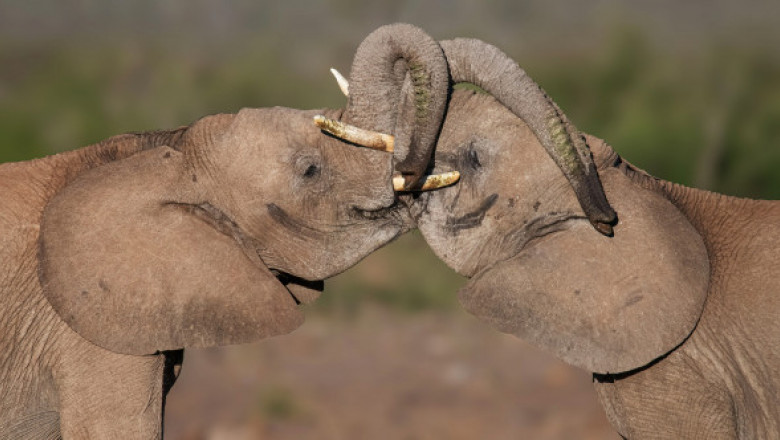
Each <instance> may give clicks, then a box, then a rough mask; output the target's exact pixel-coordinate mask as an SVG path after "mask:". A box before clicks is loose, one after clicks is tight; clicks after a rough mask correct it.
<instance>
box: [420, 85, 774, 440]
mask: <svg viewBox="0 0 780 440" xmlns="http://www.w3.org/2000/svg"><path fill="white" fill-rule="evenodd" d="M475 115H477V116H475ZM585 139H586V141H587V144H588V145H589V147H590V149H591V151H592V153H593V157H594V163H595V165H596V167H597V169H598V172H599V174H600V176H601V180H602V182H603V184H604V188H605V191H606V194H607V198H608V199H609V200H610V203H611V204H612V205H613V206H614V207H615V210H616V211H617V215H618V222H617V224H616V226H615V233H614V234H615V235H614V237H612V238H610V237H603V236H601V235H600V234H598V233H597V232H595V231H594V230H593V228H592V227H590V226H589V225H588V223H587V222H586V221H585V220H584V216H583V213H582V210H581V209H580V207H579V206H578V202H577V199H576V197H575V196H574V193H573V191H572V190H571V187H570V186H569V185H568V184H567V182H566V180H565V179H564V177H563V175H562V174H561V172H560V170H559V169H558V168H557V167H556V166H555V163H554V162H553V160H552V159H551V158H550V157H549V155H548V154H547V153H546V152H545V150H544V149H543V148H542V146H541V145H540V144H539V141H538V139H537V138H536V137H535V136H534V134H533V133H532V132H531V131H530V130H529V128H528V126H527V125H526V124H525V123H524V122H523V121H522V120H521V119H519V118H518V117H517V116H515V115H514V114H513V113H512V112H510V111H509V110H507V109H506V108H505V107H504V106H503V105H501V104H500V103H499V102H497V101H496V100H495V99H494V98H493V97H491V96H489V95H485V94H481V93H474V92H471V91H463V90H456V91H455V92H454V93H453V96H452V98H451V101H450V104H449V108H448V111H447V119H446V120H445V123H444V126H443V128H442V132H441V134H440V137H439V143H438V144H437V149H436V152H435V161H436V163H435V169H434V171H439V170H441V169H452V168H457V169H459V170H460V171H461V181H460V182H459V183H458V184H457V185H456V186H454V187H451V188H446V189H443V190H440V191H437V192H435V193H429V194H425V195H423V196H422V197H419V198H418V199H417V202H416V203H413V204H411V205H410V211H411V213H412V215H413V217H414V218H416V220H417V224H418V226H419V228H420V230H421V232H422V233H423V236H424V237H425V239H426V241H428V243H429V245H430V246H431V248H432V249H433V250H434V252H436V254H437V255H438V256H439V257H440V258H442V259H443V260H444V261H445V262H446V263H447V264H448V265H449V266H451V267H453V268H454V269H456V270H457V271H458V272H459V273H461V274H463V275H466V276H468V277H470V278H472V279H471V281H470V282H469V284H467V285H466V286H465V287H464V288H463V290H461V292H460V294H459V296H460V300H461V302H462V303H463V305H464V307H465V308H466V309H467V310H469V311H470V312H471V313H474V314H475V315H477V317H479V318H480V319H483V320H485V321H487V322H489V323H491V324H493V325H494V326H496V327H498V328H499V329H500V330H502V331H504V332H508V333H514V334H516V335H518V336H520V337H523V338H524V339H529V340H530V341H531V342H534V343H536V344H537V345H540V346H541V347H542V348H546V349H547V350H549V351H552V352H553V353H555V354H557V355H558V356H559V357H561V358H563V359H564V360H567V362H569V363H572V364H573V365H575V366H579V367H581V368H586V365H591V364H594V365H602V364H600V362H602V360H601V359H600V358H599V356H601V355H600V354H598V353H601V351H600V350H602V351H603V352H604V353H605V356H607V357H610V356H612V357H613V359H612V360H609V361H603V365H604V366H605V367H604V368H605V369H607V371H600V372H599V373H594V376H593V377H594V385H595V388H596V391H597V394H598V396H599V399H600V401H601V403H602V405H603V407H604V409H605V411H606V414H607V416H608V418H609V420H610V422H611V423H612V425H613V426H614V427H615V429H616V430H617V431H618V432H619V433H620V434H621V435H622V436H624V437H625V438H629V439H655V438H659V439H666V438H685V439H734V438H739V439H756V438H774V437H776V436H777V433H778V432H780V405H778V403H779V402H778V395H780V372H779V371H780V370H778V368H777V366H778V365H780V339H779V337H778V335H780V323H779V322H778V319H777V315H778V312H780V296H778V291H780V281H778V278H777V277H776V276H774V274H775V272H776V271H777V267H778V265H779V264H780V252H778V249H780V222H779V221H778V220H779V219H780V203H778V202H775V201H760V200H748V199H741V198H735V197H728V196H724V195H720V194H715V193H710V192H707V191H702V190H698V189H694V188H687V187H683V186H681V185H677V184H673V183H670V182H665V181H662V180H659V179H657V178H654V177H652V176H649V175H648V174H646V173H645V172H643V171H641V170H639V169H636V168H635V167H633V166H632V165H630V164H629V163H628V162H625V161H624V160H622V159H621V158H620V157H619V156H618V155H617V154H616V153H615V152H614V151H613V150H612V149H611V148H610V147H609V146H608V145H607V144H606V143H605V142H603V141H601V140H599V139H597V138H595V137H592V136H587V135H586V136H585ZM640 201H641V202H640ZM645 201H648V202H645ZM649 202H652V203H660V204H659V205H658V206H665V208H664V209H665V210H666V211H664V214H663V215H662V216H660V218H654V215H652V213H645V214H646V216H649V218H650V220H649V222H647V221H645V219H643V218H638V217H637V215H636V214H634V213H636V212H638V213H640V214H642V213H643V212H644V211H642V210H643V209H646V207H645V206H649V205H646V203H649ZM667 202H670V204H669V205H663V204H664V203H667ZM652 206H656V205H652ZM637 210H638V211H637ZM537 211H538V213H543V212H548V214H546V215H547V218H552V217H554V215H560V213H566V212H569V213H571V215H570V217H571V218H570V219H569V220H566V221H564V222H562V223H560V224H558V225H557V226H556V227H554V228H550V229H547V230H544V231H543V232H542V233H538V234H536V235H533V234H531V237H530V239H529V237H527V236H526V237H525V238H521V239H519V240H517V239H516V238H517V237H518V236H519V235H522V234H517V233H516V231H517V226H518V225H525V224H526V223H528V224H531V223H533V222H529V221H528V220H529V219H530V218H533V216H535V215H537ZM621 213H622V214H621ZM645 214H643V215H645ZM567 215H568V214H567ZM621 215H622V217H621ZM675 218H680V219H683V220H682V221H683V224H682V226H679V227H678V226H674V228H672V223H674V224H675V225H677V224H679V221H678V220H674V219H675ZM636 222H640V224H641V225H642V230H641V231H640V232H639V233H638V234H639V241H638V242H637V243H642V246H643V248H644V246H646V247H647V248H649V249H651V251H650V252H648V256H647V257H646V258H645V257H642V256H640V257H638V258H639V261H644V262H646V263H648V264H655V263H656V262H657V263H658V264H659V265H660V266H659V267H660V269H659V270H668V269H669V268H667V269H664V267H665V266H664V264H666V263H664V262H663V261H661V262H658V261H657V260H659V259H661V258H663V259H665V260H668V261H675V260H674V258H676V257H674V255H676V254H678V253H680V252H681V253H682V254H685V252H688V250H686V249H677V250H674V249H675V248H674V246H675V245H676V244H675V243H690V244H684V245H683V246H684V247H685V248H692V247H693V248H695V247H696V246H698V245H696V243H697V242H698V243H702V244H703V249H706V251H703V252H702V257H703V258H704V259H705V260H706V263H708V265H707V264H706V263H705V264H704V265H701V264H699V263H696V264H694V265H693V266H690V267H689V268H688V269H685V268H681V270H682V272H681V273H682V275H683V279H688V278H691V277H693V278H696V277H703V278H702V279H703V284H701V283H697V282H693V284H691V286H692V287H685V288H683V287H681V288H680V289H677V290H675V289H674V285H672V286H671V290H670V293H669V294H666V293H664V294H660V293H659V295H661V296H662V298H661V299H660V302H659V303H658V304H663V303H666V302H671V303H672V304H673V307H672V308H673V309H674V308H678V306H676V305H674V304H675V301H678V300H679V299H680V298H683V299H684V300H685V301H686V304H693V305H692V306H690V309H691V310H692V311H691V313H690V314H691V316H689V317H688V318H685V319H687V320H688V321H689V322H691V324H687V325H686V326H683V327H681V331H683V333H681V334H680V335H679V336H678V337H679V338H680V339H679V340H674V339H671V340H670V341H671V342H672V345H671V346H670V347H669V349H666V350H660V351H656V352H649V353H646V352H644V351H645V349H644V348H643V347H646V346H648V345H649V343H648V341H647V336H651V339H652V337H654V335H655V334H656V333H659V332H660V333H663V332H664V331H665V327H669V326H671V327H675V326H678V323H677V321H678V320H679V319H678V318H671V317H669V319H666V317H665V316H664V315H660V316H656V315H653V313H655V312H654V311H653V310H650V309H642V307H647V306H646V304H647V303H648V301H650V302H652V300H653V299H652V298H651V296H652V295H654V293H653V288H652V286H646V285H643V284H642V283H643V281H641V280H642V278H641V277H642V276H643V272H649V273H650V275H649V278H647V280H651V281H652V280H653V277H654V274H655V273H656V272H655V270H656V269H654V268H653V267H652V266H644V265H643V266H641V267H636V268H631V266H628V267H627V269H628V272H627V273H628V274H629V275H631V276H639V277H640V285H639V286H638V288H639V289H643V290H640V292H642V294H643V295H644V298H642V296H639V297H635V298H634V299H631V300H630V301H627V302H626V303H625V305H623V306H621V307H619V308H615V314H610V313H612V312H611V310H612V305H611V304H610V303H609V299H608V297H607V296H604V295H606V294H608V293H609V292H613V293H617V294H620V293H621V292H620V291H619V290H620V288H619V286H618V287H617V288H615V287H614V286H613V285H600V284H599V281H598V280H599V279H600V277H602V275H600V274H602V272H603V274H604V275H603V276H607V277H608V276H610V275H609V274H610V273H611V271H613V270H614V271H617V273H618V274H619V273H620V271H621V270H622V269H621V265H623V264H631V263H629V262H626V263H624V262H623V261H624V260H626V261H628V260H631V258H633V257H632V256H631V254H632V253H636V252H641V251H639V250H632V249H627V250H619V249H615V248H614V247H613V248H612V249H613V251H620V252H623V251H627V253H625V254H619V256H618V257H616V258H617V260H615V261H613V260H609V252H607V253H604V252H602V251H599V249H598V248H596V247H595V246H600V244H599V243H607V246H610V244H609V243H620V242H619V241H617V240H627V239H631V234H635V232H631V230H632V229H631V228H632V225H634V224H635V223H636ZM641 222H644V223H641ZM686 224H687V226H685V225H686ZM513 225H514V226H513ZM680 228H682V229H680ZM523 230H524V231H527V229H523ZM511 231H515V233H514V235H513V234H512V233H510V232H511ZM680 231H687V232H685V233H686V234H687V235H686V236H681V235H673V237H674V238H673V239H672V241H671V242H666V239H664V238H663V237H665V236H666V235H668V234H680ZM529 234H530V233H529ZM580 237H582V240H580ZM627 237H628V238H627ZM643 237H644V238H643ZM652 237H659V238H660V239H662V240H664V241H665V242H664V243H661V242H660V241H658V242H656V241H653V240H659V238H652ZM568 241H571V243H570V244H568V245H567V244H566V243H567V242H568ZM590 243H593V246H594V248H593V249H588V248H587V247H586V248H583V247H582V246H589V245H590ZM560 244H563V246H564V247H563V248H562V249H565V252H564V253H563V254H555V253H552V254H550V256H551V258H561V259H563V260H566V261H567V262H571V263H577V262H578V261H586V262H587V263H583V264H584V266H576V267H578V269H567V268H566V267H562V266H561V265H562V264H563V263H555V262H554V261H553V262H552V263H549V264H551V265H548V266H545V265H544V264H542V263H537V261H538V260H539V259H541V258H543V257H545V255H547V254H546V253H549V252H552V251H551V249H559V247H556V246H559V245H560ZM669 246H671V248H670V249H671V251H667V250H664V249H666V248H667V247H669ZM654 248H658V249H659V253H658V254H655V255H654V254H653V252H652V249H654ZM691 252H692V255H694V257H695V256H696V255H697V253H696V252H695V251H691ZM662 255H666V256H662ZM556 256H557V257H556ZM599 256H601V257H599ZM602 257H603V258H606V261H602V260H603V258H602ZM594 258H595V259H594ZM643 258H644V259H643ZM669 258H671V260H669ZM697 258H698V257H697ZM632 261H633V260H632ZM691 261H694V262H695V261H698V260H696V259H695V258H694V259H693V260H691ZM567 264H568V263H567ZM580 267H585V268H589V269H588V270H590V271H592V272H593V274H595V275H588V274H586V273H584V272H576V273H574V274H572V276H571V277H569V274H568V270H572V271H577V270H580V269H579V268H580ZM693 267H699V268H698V269H695V271H692V270H694V269H692V268H693ZM529 268H531V269H529ZM532 268H535V269H537V270H540V271H541V270H542V269H543V271H544V272H546V273H547V274H550V275H549V276H548V275H546V274H540V273H535V272H533V270H534V269H532ZM671 269H672V271H671V272H669V273H670V274H672V275H674V268H673V267H672V268H671ZM661 273H666V272H661ZM658 276H661V275H658ZM663 276H666V275H663ZM592 277H595V278H593V279H595V280H596V281H594V282H593V283H595V284H592V285H589V284H588V283H589V282H591V281H590V280H591V279H592ZM572 279H573V281H571V280H572ZM580 279H582V280H583V281H582V283H583V286H582V287H581V289H582V291H580V289H579V288H578V289H573V287H579V285H578V283H579V282H580V281H579V280H580ZM545 283H547V284H545ZM567 283H571V284H567ZM602 283H603V282H602ZM618 284H619V283H618ZM698 285H701V288H702V293H703V295H704V296H703V299H702V301H701V302H700V305H699V306H696V304H698V303H697V302H696V300H695V298H696V296H695V295H693V294H694V290H696V289H695V288H696V286H698ZM528 286H531V287H528ZM533 286H535V287H533ZM692 288H694V289H693V290H691V289H692ZM560 289H564V290H566V289H572V290H573V291H574V296H568V295H570V292H571V291H572V290H566V292H569V293H568V294H567V295H564V296H560V295H559V290H560ZM615 289H617V290H615ZM548 294H549V295H554V298H555V299H551V300H549V301H553V302H552V303H551V304H548V303H547V302H546V301H547V300H546V299H545V298H546V296H547V295H548ZM529 295H531V296H530V297H529ZM664 295H668V296H664ZM583 297H584V299H582V298H583ZM675 297H676V298H675ZM526 298H532V299H526ZM601 298H604V299H601ZM689 298H691V299H690V300H689ZM590 300H595V301H596V304H597V306H596V309H594V310H595V311H596V312H595V313H596V314H598V311H599V310H606V311H607V312H605V313H606V314H605V315H603V320H601V318H599V319H597V320H592V319H591V318H590V317H589V316H586V315H585V314H587V313H590V312H581V311H580V308H579V306H578V304H587V303H588V301H590ZM691 301H693V302H691ZM572 304H573V305H572ZM583 307H584V306H583ZM685 307H689V306H685ZM637 308H638V309H639V310H640V314H639V315H636V316H637V317H638V318H637V319H636V320H633V318H632V319H628V318H625V316H627V314H629V313H630V311H631V309H635V310H636V309H637ZM583 310H584V309H583ZM588 310H590V309H588ZM696 310H700V311H699V312H696ZM694 312H696V313H694ZM698 313H700V315H699V314H698ZM561 314H563V315H562V316H561ZM648 314H649V316H652V319H650V320H649V321H648V322H644V321H642V319H641V317H642V316H644V315H648ZM688 314H689V313H688V312H687V311H686V312H685V315H688ZM694 315H695V316H694ZM629 316H633V315H629ZM556 319H557V320H556ZM626 319H628V322H624V321H625V320H626ZM665 321H669V322H665ZM572 323H573V324H572ZM581 323H584V324H583V326H584V327H581V328H580V327H577V326H578V325H580V324H581ZM588 323H590V324H588ZM621 325H622V327H621ZM594 328H595V329H596V330H595V336H592V333H589V332H593V331H594ZM559 333H560V334H562V336H560V337H559V336H556V335H558V334H559ZM615 333H620V334H624V333H625V334H629V335H630V337H628V338H627V339H625V338H624V339H621V335H617V336H615V338H614V340H615V341H618V342H621V341H622V343H624V344H625V346H624V347H623V348H621V349H620V350H621V351H617V352H614V353H613V352H611V351H610V350H611V349H612V348H613V347H612V346H610V345H604V344H609V343H608V342H604V341H610V340H613V339H610V338H613V336H614V334H615ZM583 334H584V335H585V336H582V335H583ZM581 336H582V337H583V338H584V340H586V342H587V344H595V345H590V346H588V345H587V344H586V346H588V347H591V348H588V349H587V350H585V353H584V354H582V353H580V352H579V351H581V350H579V349H578V348H577V347H578V345H577V344H579V342H578V341H579V339H577V338H580V337H581ZM588 338H593V340H595V342H593V341H592V340H590V339H588ZM572 341H574V342H572ZM599 341H601V342H599ZM667 342H669V341H667ZM572 343H573V344H574V345H571V344H572ZM650 345H651V344H650ZM632 346H638V347H639V348H638V349H637V350H638V352H639V353H640V354H641V356H644V357H642V359H647V360H642V361H631V359H632V358H633V357H634V356H635V355H634V354H632V353H633V352H632V351H631V350H632ZM615 348H617V347H615ZM578 350H579V351H578ZM594 353H596V354H594ZM621 353H622V354H621ZM637 356H639V355H637ZM626 359H628V361H629V363H628V364H625V365H632V364H631V363H630V362H637V363H638V365H636V366H631V367H629V369H627V370H626V369H623V370H621V369H620V368H614V366H615V365H619V364H620V363H621V362H624V360H626ZM636 359H639V357H637V358H636ZM610 365H612V367H613V368H610ZM586 369H587V368H586ZM591 371H594V370H591Z"/></svg>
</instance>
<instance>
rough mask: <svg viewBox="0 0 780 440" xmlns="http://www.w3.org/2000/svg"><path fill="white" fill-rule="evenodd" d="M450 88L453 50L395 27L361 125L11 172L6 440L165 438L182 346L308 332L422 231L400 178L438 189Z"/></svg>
mask: <svg viewBox="0 0 780 440" xmlns="http://www.w3.org/2000/svg"><path fill="white" fill-rule="evenodd" d="M407 72H409V73H407ZM407 76H409V77H411V78H412V79H413V84H412V87H411V89H409V88H406V89H403V90H402V85H403V84H404V80H405V78H406V77H407ZM447 78H448V77H447V71H446V63H445V61H444V58H443V56H442V53H441V49H440V47H439V46H438V44H436V42H435V41H433V40H431V39H430V38H429V37H428V36H427V35H425V34H424V33H423V32H421V31H420V30H419V29H416V28H413V27H411V26H408V25H395V26H389V27H384V28H380V29H379V30H377V31H375V32H374V33H372V34H371V35H370V36H369V37H368V38H367V39H366V40H365V41H364V42H363V44H361V46H360V48H359V49H358V53H357V54H356V57H355V61H354V64H353V69H352V90H351V97H350V100H349V103H348V105H347V107H346V109H345V110H344V111H343V112H342V111H341V110H320V111H299V110H293V109H287V108H271V109H244V110H241V111H240V112H238V113H237V114H222V115H213V116H207V117H204V118H203V119H201V120H199V121H197V122H195V123H193V124H192V125H190V126H187V127H182V128H178V129H175V130H170V131H159V132H149V133H143V134H128V135H120V136H116V137H112V138H109V139H107V140H105V141H103V142H100V143H98V144H95V145H92V146H89V147H85V148H82V149H80V150H76V151H72V152H68V153H63V154H59V155H56V156H52V157H47V158H43V159H39V160H34V161H30V162H22V163H9V164H3V165H0V188H1V190H0V200H2V202H1V203H2V206H3V209H2V211H1V212H0V242H1V243H2V246H0V438H14V439H28V438H29V439H42V438H43V439H45V438H60V437H62V438H65V439H75V438H123V439H129V438H144V439H150V438H161V437H162V424H161V422H162V414H163V408H164V401H165V395H166V393H167V391H168V389H169V388H170V386H171V385H172V384H173V381H174V380H175V376H176V374H177V371H178V367H179V365H180V364H181V360H182V348H184V347H206V346H214V345H221V344H235V343H243V342H249V341H255V340H258V339H261V338H264V337H269V336H273V335H279V334H283V333H287V332H290V331H292V330H293V329H295V328H296V327H298V326H299V325H300V324H301V323H302V321H303V316H302V313H301V311H300V310H298V308H297V304H298V303H300V302H304V303H306V302H310V301H312V300H314V299H315V298H316V296H317V290H319V289H321V286H322V283H321V281H320V280H322V279H323V278H326V277H329V276H331V275H334V274H336V273H338V272H341V271H343V270H345V269H346V268H347V267H349V266H351V265H353V264H355V263H356V262H357V261H358V260H360V259H361V258H363V257H364V256H366V255H367V254H368V253H370V252H371V251H373V250H375V249H376V248H378V247H380V246H382V245H384V244H385V243H387V242H388V241H390V240H392V239H393V238H395V237H396V236H398V235H399V234H401V233H402V232H403V231H404V230H405V228H407V222H406V221H404V220H403V218H402V216H401V215H399V214H398V211H397V210H395V209H394V208H393V205H394V203H395V200H396V196H395V193H394V188H393V186H392V184H391V180H392V178H393V173H394V172H395V173H398V176H396V186H397V187H398V189H405V190H408V189H410V188H417V187H420V186H422V185H423V184H424V182H425V180H424V179H423V178H422V177H423V172H424V171H425V168H426V167H427V165H428V161H429V159H430V154H431V151H432V147H433V145H434V143H435V135H436V132H437V130H438V126H437V125H436V124H434V123H431V122H430V120H432V119H433V120H436V121H439V120H440V119H441V117H442V114H443V111H444V108H445V106H446V85H447V82H448V79H447ZM409 99H413V104H414V105H413V106H412V109H413V111H404V112H402V111H400V110H399V109H402V108H403V105H402V104H403V103H406V102H408V100H409ZM404 105H406V104H404ZM318 114H321V115H318ZM315 115H317V116H316V117H315ZM312 119H315V120H316V122H317V123H318V124H319V125H321V126H323V127H327V128H328V129H333V128H334V127H336V128H337V129H340V130H342V131H343V132H344V133H345V134H344V133H342V134H344V136H343V137H345V138H346V140H347V141H351V142H345V141H344V140H341V139H336V138H334V137H333V136H330V135H328V134H326V133H323V132H322V131H320V130H319V129H318V128H317V127H316V126H315V124H314V123H313V122H312ZM339 120H341V121H339ZM344 123H349V124H353V125H352V126H349V125H344ZM366 130H368V131H366ZM388 133H392V134H393V135H395V137H393V136H392V135H388ZM354 142H358V143H366V144H368V145H370V146H374V147H379V148H380V149H382V150H385V151H375V150H372V149H367V148H356V147H355V146H354V145H351V143H354ZM393 147H394V151H395V153H394V154H389V153H388V152H387V151H393ZM394 170H395V171H394ZM399 179H400V180H399Z"/></svg>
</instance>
